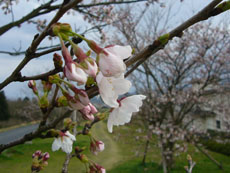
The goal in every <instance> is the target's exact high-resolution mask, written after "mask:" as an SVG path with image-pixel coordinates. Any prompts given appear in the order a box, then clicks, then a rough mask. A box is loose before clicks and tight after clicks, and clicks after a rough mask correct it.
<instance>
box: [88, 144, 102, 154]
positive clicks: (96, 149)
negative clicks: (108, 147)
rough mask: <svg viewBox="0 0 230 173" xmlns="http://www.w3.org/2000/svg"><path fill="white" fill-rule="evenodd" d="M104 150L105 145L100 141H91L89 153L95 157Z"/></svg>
mask: <svg viewBox="0 0 230 173" xmlns="http://www.w3.org/2000/svg"><path fill="white" fill-rule="evenodd" d="M104 149H105V144H104V143H103V142H102V141H96V142H95V141H91V143H90V151H91V152H92V153H93V154H94V155H97V154H98V152H101V151H103V150H104Z"/></svg>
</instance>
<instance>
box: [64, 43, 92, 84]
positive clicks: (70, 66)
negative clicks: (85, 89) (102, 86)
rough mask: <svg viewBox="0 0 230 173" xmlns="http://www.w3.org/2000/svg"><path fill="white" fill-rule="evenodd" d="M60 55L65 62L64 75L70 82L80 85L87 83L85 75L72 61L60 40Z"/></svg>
mask: <svg viewBox="0 0 230 173" xmlns="http://www.w3.org/2000/svg"><path fill="white" fill-rule="evenodd" d="M61 47H62V55H63V57H64V60H65V67H64V74H65V76H66V77H67V78H68V79H69V80H72V81H76V82H78V83H79V84H80V85H81V84H85V83H86V81H87V77H88V76H87V74H86V73H85V72H84V70H83V69H82V68H81V67H80V66H79V65H78V64H77V63H75V62H74V61H73V60H72V57H71V55H70V53H69V51H68V49H67V47H66V46H65V44H64V42H63V41H62V40H61Z"/></svg>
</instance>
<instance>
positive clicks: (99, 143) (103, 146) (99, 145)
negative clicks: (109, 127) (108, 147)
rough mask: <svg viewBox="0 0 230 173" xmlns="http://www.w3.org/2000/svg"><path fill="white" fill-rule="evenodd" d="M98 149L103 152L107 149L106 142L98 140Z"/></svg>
mask: <svg viewBox="0 0 230 173" xmlns="http://www.w3.org/2000/svg"><path fill="white" fill-rule="evenodd" d="M96 146H97V151H99V152H101V151H103V150H104V149H105V144H104V143H103V142H102V141H96Z"/></svg>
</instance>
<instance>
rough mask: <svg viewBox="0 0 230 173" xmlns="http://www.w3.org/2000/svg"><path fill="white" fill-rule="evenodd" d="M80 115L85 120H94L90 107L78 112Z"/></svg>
mask: <svg viewBox="0 0 230 173" xmlns="http://www.w3.org/2000/svg"><path fill="white" fill-rule="evenodd" d="M80 112H81V114H82V117H83V118H84V119H85V120H90V121H93V120H94V115H93V114H92V112H91V108H90V106H89V105H88V106H85V107H84V108H83V109H81V110H80Z"/></svg>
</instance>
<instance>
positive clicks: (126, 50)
mask: <svg viewBox="0 0 230 173" xmlns="http://www.w3.org/2000/svg"><path fill="white" fill-rule="evenodd" d="M105 50H106V51H108V52H111V53H113V54H115V55H117V56H119V57H120V58H121V59H126V58H128V57H130V56H131V55H132V48H131V46H119V45H115V46H111V47H108V48H105Z"/></svg>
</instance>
